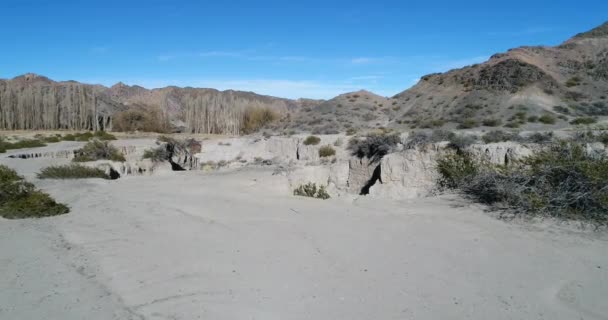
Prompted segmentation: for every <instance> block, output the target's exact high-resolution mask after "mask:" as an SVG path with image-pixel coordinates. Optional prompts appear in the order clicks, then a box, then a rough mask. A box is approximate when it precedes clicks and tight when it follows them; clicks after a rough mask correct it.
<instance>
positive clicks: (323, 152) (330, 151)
mask: <svg viewBox="0 0 608 320" xmlns="http://www.w3.org/2000/svg"><path fill="white" fill-rule="evenodd" d="M335 155H336V150H335V149H334V148H332V147H331V146H330V145H326V146H322V147H321V148H319V157H321V158H326V157H332V156H335Z"/></svg>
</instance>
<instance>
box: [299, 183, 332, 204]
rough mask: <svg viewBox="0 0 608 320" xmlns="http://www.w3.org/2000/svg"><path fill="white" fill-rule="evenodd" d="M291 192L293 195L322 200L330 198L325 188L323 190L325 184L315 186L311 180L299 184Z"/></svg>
mask: <svg viewBox="0 0 608 320" xmlns="http://www.w3.org/2000/svg"><path fill="white" fill-rule="evenodd" d="M293 194H294V195H295V196H302V197H310V198H317V199H323V200H326V199H329V198H330V196H329V193H327V190H325V186H319V187H318V188H317V185H316V184H315V183H312V182H309V183H307V184H305V185H300V186H299V187H297V188H296V189H295V190H294V191H293Z"/></svg>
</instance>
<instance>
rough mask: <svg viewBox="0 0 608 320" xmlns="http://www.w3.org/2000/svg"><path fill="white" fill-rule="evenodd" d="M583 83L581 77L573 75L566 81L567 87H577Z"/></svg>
mask: <svg viewBox="0 0 608 320" xmlns="http://www.w3.org/2000/svg"><path fill="white" fill-rule="evenodd" d="M580 84H581V79H580V78H579V77H572V78H570V79H568V81H566V87H568V88H570V87H576V86H578V85H580Z"/></svg>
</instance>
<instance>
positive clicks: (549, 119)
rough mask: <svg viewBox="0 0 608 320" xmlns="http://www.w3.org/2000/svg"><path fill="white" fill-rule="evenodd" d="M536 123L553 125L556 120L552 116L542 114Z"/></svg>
mask: <svg viewBox="0 0 608 320" xmlns="http://www.w3.org/2000/svg"><path fill="white" fill-rule="evenodd" d="M538 122H541V123H544V124H555V122H556V119H555V117H554V116H552V115H550V114H543V115H542V116H540V117H539V118H538Z"/></svg>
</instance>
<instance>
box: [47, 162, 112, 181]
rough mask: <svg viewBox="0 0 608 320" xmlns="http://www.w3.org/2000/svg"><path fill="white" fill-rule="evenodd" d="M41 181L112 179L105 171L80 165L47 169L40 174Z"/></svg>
mask: <svg viewBox="0 0 608 320" xmlns="http://www.w3.org/2000/svg"><path fill="white" fill-rule="evenodd" d="M38 178H39V179H86V178H101V179H110V176H109V175H107V174H106V173H105V172H104V171H103V170H101V169H99V168H91V167H87V166H83V165H80V164H69V165H64V166H51V167H46V168H44V169H42V170H41V171H40V173H38Z"/></svg>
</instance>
